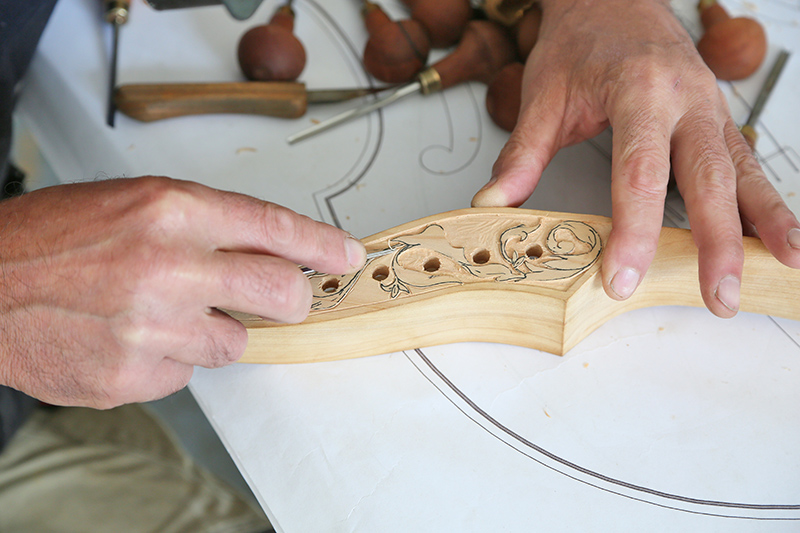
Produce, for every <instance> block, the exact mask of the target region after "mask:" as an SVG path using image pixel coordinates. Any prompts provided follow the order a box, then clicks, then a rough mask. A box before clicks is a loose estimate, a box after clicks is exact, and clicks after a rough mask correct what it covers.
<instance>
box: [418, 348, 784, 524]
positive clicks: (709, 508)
mask: <svg viewBox="0 0 800 533" xmlns="http://www.w3.org/2000/svg"><path fill="white" fill-rule="evenodd" d="M403 354H404V355H405V356H406V358H407V359H408V360H409V362H410V363H411V364H413V365H414V366H415V367H416V368H417V370H419V372H420V373H421V374H422V375H423V376H424V377H425V378H426V379H427V380H428V381H429V382H430V383H431V385H433V386H434V387H435V388H436V389H438V390H439V392H441V393H442V394H443V395H444V396H445V397H446V398H447V400H448V401H450V403H452V404H453V405H454V406H455V407H456V408H457V409H458V410H459V411H461V412H462V413H463V414H464V415H465V416H466V417H467V418H469V419H470V420H472V421H473V422H475V423H476V424H478V425H479V426H481V427H482V428H483V429H484V430H485V431H486V432H488V433H489V434H491V435H492V436H493V437H495V438H496V439H498V440H500V441H501V442H503V443H504V444H506V445H507V446H509V447H511V448H513V449H514V450H516V451H517V452H519V453H521V454H522V455H525V456H527V457H528V458H530V459H532V460H533V461H535V462H537V463H539V464H540V465H542V466H544V467H546V468H549V469H550V470H552V471H554V472H557V473H559V474H561V475H563V476H566V477H567V478H570V479H572V480H574V481H577V482H580V483H583V484H585V485H588V486H591V487H594V488H597V489H600V490H602V491H605V492H608V493H611V494H615V495H617V496H622V497H624V498H627V499H630V500H634V501H639V502H642V503H646V504H649V505H654V506H656V507H661V508H665V509H670V510H675V511H681V512H686V513H691V514H697V515H705V516H713V517H719V518H737V519H745V520H762V521H794V520H800V504H755V503H740V502H726V501H716V500H703V499H699V498H692V497H688V496H681V495H679V494H672V493H668V492H663V491H659V490H656V489H651V488H649V487H645V486H642V485H636V484H633V483H628V482H626V481H622V480H620V479H616V478H613V477H610V476H606V475H604V474H601V473H599V472H595V471H593V470H590V469H588V468H586V467H583V466H580V465H578V464H575V463H573V462H571V461H568V460H567V459H564V458H563V457H560V456H558V455H557V454H555V453H553V452H550V451H548V450H546V449H544V448H542V447H541V446H538V445H537V444H535V443H533V442H531V441H529V440H528V439H526V438H525V437H523V436H522V435H519V434H518V433H516V432H514V431H513V430H512V429H510V428H508V427H506V426H505V425H503V424H502V423H500V422H499V421H498V420H496V419H495V418H494V417H492V416H491V415H490V414H489V413H487V412H486V411H484V410H483V409H482V408H481V407H480V406H478V405H477V404H476V403H475V402H474V401H473V400H472V399H471V398H469V396H467V395H466V394H465V393H464V392H463V391H461V390H460V389H459V388H458V387H457V386H456V385H455V384H454V383H453V382H452V381H450V379H448V378H447V376H445V375H444V373H443V372H442V371H441V370H439V368H437V367H436V365H434V364H433V362H432V361H431V360H430V359H429V358H428V357H427V356H426V355H425V354H424V353H423V351H422V350H420V349H415V350H414V351H413V352H410V351H404V352H403Z"/></svg>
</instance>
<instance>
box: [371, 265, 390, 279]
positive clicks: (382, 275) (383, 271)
mask: <svg viewBox="0 0 800 533" xmlns="http://www.w3.org/2000/svg"><path fill="white" fill-rule="evenodd" d="M388 277H389V267H387V266H386V265H381V266H379V267H378V268H376V269H375V270H373V271H372V279H374V280H375V281H383V280H385V279H386V278H388Z"/></svg>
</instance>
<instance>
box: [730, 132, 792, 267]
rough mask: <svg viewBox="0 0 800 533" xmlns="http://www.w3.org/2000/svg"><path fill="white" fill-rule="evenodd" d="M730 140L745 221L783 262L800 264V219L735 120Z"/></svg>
mask: <svg viewBox="0 0 800 533" xmlns="http://www.w3.org/2000/svg"><path fill="white" fill-rule="evenodd" d="M725 141H726V143H727V144H728V149H729V150H730V154H731V158H732V159H733V163H734V166H735V167H736V173H737V176H738V198H739V210H740V212H741V214H742V217H743V218H744V219H745V220H744V221H743V224H747V225H748V226H752V228H753V229H754V231H753V233H754V235H753V236H756V237H759V238H760V239H761V240H762V241H763V242H764V245H765V246H766V247H767V249H768V250H769V251H770V252H771V253H772V254H773V255H774V256H775V257H776V258H777V259H778V261H780V262H781V263H783V264H785V265H787V266H791V267H794V268H800V223H798V221H797V217H795V215H794V213H792V211H791V209H789V207H788V206H787V205H786V203H785V202H784V201H783V198H781V195H780V194H779V193H778V191H776V190H775V188H774V187H773V186H772V184H771V183H770V182H769V180H768V179H767V177H766V176H765V175H764V171H763V170H762V169H761V165H759V164H758V161H756V158H755V156H754V155H753V152H752V150H751V149H750V146H749V145H748V144H747V142H746V141H745V140H744V137H743V136H742V135H741V133H739V130H738V129H737V128H736V125H735V124H734V123H733V120H729V121H728V122H727V124H726V125H725Z"/></svg>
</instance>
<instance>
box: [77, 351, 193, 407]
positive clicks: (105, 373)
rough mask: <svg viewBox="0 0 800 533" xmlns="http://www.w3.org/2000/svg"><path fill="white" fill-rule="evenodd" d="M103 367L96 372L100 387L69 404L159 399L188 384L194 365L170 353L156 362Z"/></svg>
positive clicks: (113, 404) (100, 404) (99, 404)
mask: <svg viewBox="0 0 800 533" xmlns="http://www.w3.org/2000/svg"><path fill="white" fill-rule="evenodd" d="M100 370H101V371H100V372H98V373H97V374H96V376H95V377H96V378H97V382H98V384H99V385H100V389H99V390H96V391H94V393H93V394H92V395H91V396H88V397H86V398H78V399H71V400H70V401H69V402H68V405H74V406H84V407H92V408H95V409H111V408H114V407H118V406H120V405H123V404H127V403H139V402H149V401H153V400H158V399H160V398H164V397H165V396H169V395H170V394H173V393H175V392H177V391H179V390H181V389H182V388H184V387H185V386H186V385H187V384H188V383H189V380H190V379H191V377H192V373H193V366H192V365H191V364H187V363H184V362H181V361H178V360H175V359H171V358H168V357H167V358H164V359H161V360H160V361H158V362H153V363H152V364H148V363H144V364H141V363H134V362H130V364H122V365H118V366H117V367H115V368H113V369H111V368H106V369H100Z"/></svg>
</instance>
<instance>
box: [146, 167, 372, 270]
mask: <svg viewBox="0 0 800 533" xmlns="http://www.w3.org/2000/svg"><path fill="white" fill-rule="evenodd" d="M139 185H140V186H141V188H145V189H147V192H149V196H148V198H149V203H148V205H147V208H148V209H149V211H148V212H147V213H146V215H147V217H148V219H150V220H158V221H159V222H158V223H157V225H160V226H161V227H162V228H164V229H167V230H172V231H174V228H181V229H182V230H184V231H191V232H192V236H193V237H195V238H196V239H199V240H200V242H201V243H202V244H203V245H205V246H208V247H209V248H211V249H212V250H216V249H222V250H233V251H239V252H248V253H259V254H270V255H274V256H278V257H283V258H286V259H288V260H290V261H292V262H294V263H298V264H303V265H306V266H309V267H311V268H314V269H315V270H319V271H322V272H329V273H332V274H344V273H348V272H352V271H354V270H357V269H359V268H361V267H362V266H363V264H364V261H365V260H366V251H365V250H364V246H363V245H362V244H361V242H359V241H358V240H357V239H355V238H353V237H352V236H351V235H349V234H348V233H347V232H345V231H342V230H340V229H338V228H335V227H333V226H330V225H328V224H324V223H321V222H317V221H314V220H312V219H310V218H308V217H306V216H303V215H300V214H298V213H295V212H294V211H292V210H290V209H287V208H285V207H281V206H279V205H276V204H272V203H269V202H264V201H262V200H259V199H257V198H253V197H251V196H246V195H242V194H237V193H232V192H226V191H219V190H216V189H211V188H209V187H205V186H203V185H200V184H197V183H191V182H185V181H178V180H169V179H165V178H152V177H151V178H144V179H141V180H140V181H139ZM148 187H149V189H148Z"/></svg>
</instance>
